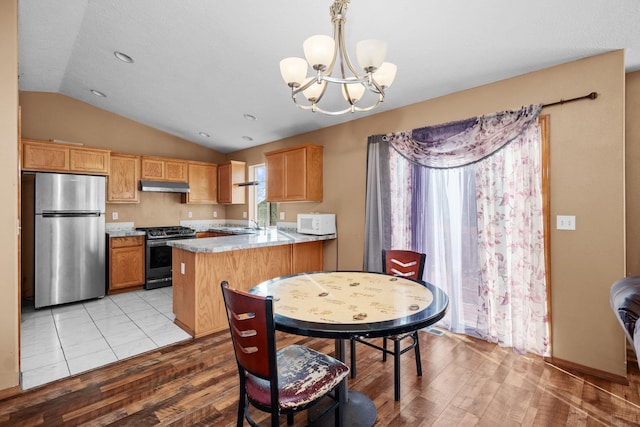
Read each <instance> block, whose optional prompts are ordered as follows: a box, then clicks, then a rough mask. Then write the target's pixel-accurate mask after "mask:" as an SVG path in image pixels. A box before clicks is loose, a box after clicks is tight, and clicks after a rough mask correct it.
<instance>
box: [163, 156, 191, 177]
mask: <svg viewBox="0 0 640 427" xmlns="http://www.w3.org/2000/svg"><path fill="white" fill-rule="evenodd" d="M164 173H165V176H164V178H165V179H166V180H167V181H178V182H187V180H188V179H187V162H181V161H174V160H165V162H164Z"/></svg>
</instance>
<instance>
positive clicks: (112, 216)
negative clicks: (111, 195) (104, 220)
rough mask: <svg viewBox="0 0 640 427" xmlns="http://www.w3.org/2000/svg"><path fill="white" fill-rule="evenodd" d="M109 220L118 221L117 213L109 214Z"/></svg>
mask: <svg viewBox="0 0 640 427" xmlns="http://www.w3.org/2000/svg"><path fill="white" fill-rule="evenodd" d="M111 219H112V220H114V221H115V220H117V219H118V212H111Z"/></svg>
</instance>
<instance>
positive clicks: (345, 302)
mask: <svg viewBox="0 0 640 427" xmlns="http://www.w3.org/2000/svg"><path fill="white" fill-rule="evenodd" d="M249 292H250V293H253V294H257V295H263V296H267V295H271V296H272V297H273V300H274V312H275V323H276V329H278V330H279V331H283V332H287V333H291V334H296V335H303V336H310V337H317V338H332V339H334V340H335V348H336V358H337V359H339V360H341V361H342V362H345V361H346V360H347V358H346V349H347V345H346V344H347V342H348V340H350V339H351V338H352V337H355V336H358V337H369V338H376V337H385V336H390V335H398V334H403V333H407V332H412V331H416V330H419V329H422V328H425V327H427V326H430V325H433V324H434V323H436V322H438V321H439V320H440V319H442V318H443V317H444V315H445V312H446V310H447V307H448V304H449V298H448V297H447V295H446V294H445V292H444V291H442V290H441V289H440V288H438V287H436V286H434V285H432V284H430V283H426V282H419V281H415V280H410V279H406V278H403V277H396V276H390V275H387V274H383V273H373V272H359V271H331V272H311V273H299V274H293V275H289V276H282V277H276V278H274V279H271V280H267V281H265V282H262V283H260V284H259V285H257V286H255V287H254V288H252V289H251V290H250V291H249ZM340 387H341V393H340V399H341V408H342V416H343V425H345V426H353V427H357V426H367V427H370V426H372V425H373V424H374V423H375V421H376V417H377V411H376V407H375V405H374V403H373V401H372V400H371V399H370V398H369V397H368V396H366V395H365V394H363V393H361V392H358V391H354V390H348V379H345V380H344V382H343V384H342V385H341V386H340ZM316 407H317V408H316ZM316 407H313V408H312V409H311V410H310V419H313V418H314V414H318V413H322V407H323V405H322V402H321V403H320V404H319V405H316ZM313 425H333V415H331V416H327V417H324V418H323V419H321V420H320V421H319V422H317V423H315V424H313Z"/></svg>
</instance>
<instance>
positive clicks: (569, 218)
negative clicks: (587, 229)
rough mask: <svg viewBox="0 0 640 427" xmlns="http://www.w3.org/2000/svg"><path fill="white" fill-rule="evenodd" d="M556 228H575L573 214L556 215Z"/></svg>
mask: <svg viewBox="0 0 640 427" xmlns="http://www.w3.org/2000/svg"><path fill="white" fill-rule="evenodd" d="M556 221H557V223H556V228H557V229H558V230H575V229H576V217H575V215H558V216H557V217H556Z"/></svg>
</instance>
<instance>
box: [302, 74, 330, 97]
mask: <svg viewBox="0 0 640 427" xmlns="http://www.w3.org/2000/svg"><path fill="white" fill-rule="evenodd" d="M310 80H316V78H315V77H309V78H308V79H306V80H305V81H304V85H306V84H307V83H309V81H310ZM326 86H327V82H324V81H323V82H322V83H315V82H314V83H312V84H311V86H309V87H308V88H306V89H305V90H303V91H302V94H303V95H304V97H305V98H307V100H308V101H309V102H317V101H318V100H319V99H320V97H321V96H322V94H323V93H324V89H325V87H326Z"/></svg>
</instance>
